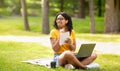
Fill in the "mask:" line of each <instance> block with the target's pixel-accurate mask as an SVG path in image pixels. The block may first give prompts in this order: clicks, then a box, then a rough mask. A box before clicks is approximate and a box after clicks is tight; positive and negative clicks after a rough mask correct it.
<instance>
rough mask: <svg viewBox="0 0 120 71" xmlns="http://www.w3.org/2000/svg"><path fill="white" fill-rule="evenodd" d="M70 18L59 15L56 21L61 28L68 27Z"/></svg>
mask: <svg viewBox="0 0 120 71" xmlns="http://www.w3.org/2000/svg"><path fill="white" fill-rule="evenodd" d="M67 22H68V20H66V19H65V18H64V17H63V16H62V15H58V16H57V19H56V23H57V26H58V28H59V29H62V28H64V27H66V24H67Z"/></svg>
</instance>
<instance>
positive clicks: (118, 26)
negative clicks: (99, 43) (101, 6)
mask: <svg viewBox="0 0 120 71" xmlns="http://www.w3.org/2000/svg"><path fill="white" fill-rule="evenodd" d="M119 5H120V1H119V0H106V4H105V8H106V9H105V10H106V11H105V33H118V32H120V22H119V19H120V16H119V13H120V7H119Z"/></svg>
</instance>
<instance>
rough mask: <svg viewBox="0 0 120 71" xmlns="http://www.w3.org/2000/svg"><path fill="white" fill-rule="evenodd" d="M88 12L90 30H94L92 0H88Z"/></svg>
mask: <svg viewBox="0 0 120 71" xmlns="http://www.w3.org/2000/svg"><path fill="white" fill-rule="evenodd" d="M89 9H90V10H89V14H90V32H91V33H94V32H95V23H94V3H93V0H89Z"/></svg>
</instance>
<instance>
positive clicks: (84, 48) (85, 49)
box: [75, 43, 96, 58]
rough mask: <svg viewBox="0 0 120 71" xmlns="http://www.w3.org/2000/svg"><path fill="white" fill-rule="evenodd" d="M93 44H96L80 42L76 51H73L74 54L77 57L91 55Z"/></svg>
mask: <svg viewBox="0 0 120 71" xmlns="http://www.w3.org/2000/svg"><path fill="white" fill-rule="evenodd" d="M95 45H96V44H95V43H89V44H81V46H80V49H79V51H78V53H75V56H76V57H77V58H80V57H88V56H91V54H92V52H93V50H94V48H95Z"/></svg>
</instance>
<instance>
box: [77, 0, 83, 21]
mask: <svg viewBox="0 0 120 71" xmlns="http://www.w3.org/2000/svg"><path fill="white" fill-rule="evenodd" d="M78 18H83V19H84V18H85V0H78Z"/></svg>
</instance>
